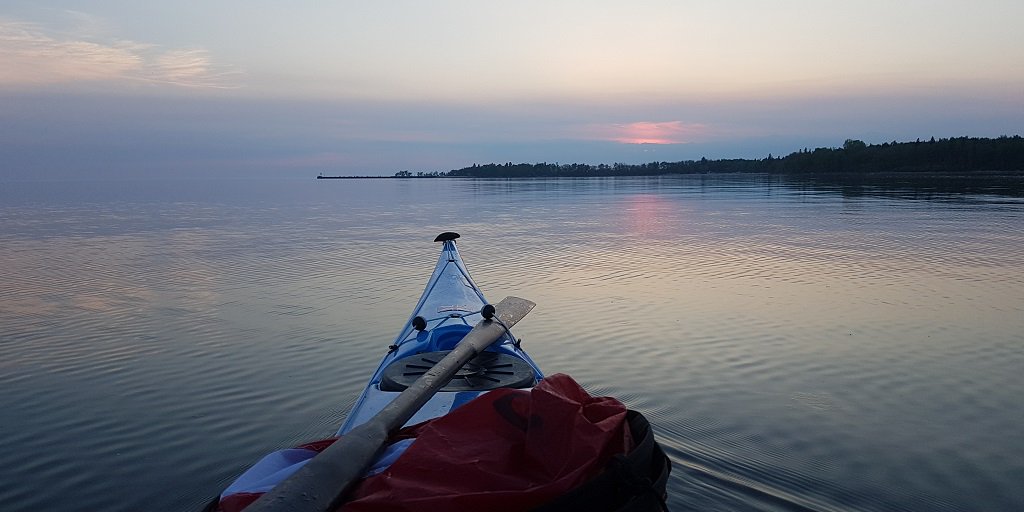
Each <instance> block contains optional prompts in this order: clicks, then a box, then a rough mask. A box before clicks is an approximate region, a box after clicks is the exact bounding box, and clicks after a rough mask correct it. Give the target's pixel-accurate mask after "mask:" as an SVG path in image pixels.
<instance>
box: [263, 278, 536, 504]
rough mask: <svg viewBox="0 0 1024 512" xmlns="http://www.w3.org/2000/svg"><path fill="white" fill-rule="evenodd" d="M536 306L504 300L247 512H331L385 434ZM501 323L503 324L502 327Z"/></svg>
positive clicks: (380, 446)
mask: <svg viewBox="0 0 1024 512" xmlns="http://www.w3.org/2000/svg"><path fill="white" fill-rule="evenodd" d="M535 305H536V304H534V303H533V302H530V301H528V300H526V299H520V298H518V297H505V299H504V300H502V301H501V302H499V303H498V304H496V305H495V315H494V316H495V317H496V318H498V319H500V320H501V323H499V322H496V321H493V320H481V321H480V323H478V324H476V325H475V326H474V327H473V329H472V330H471V331H469V333H467V334H466V336H465V337H464V338H463V339H462V341H460V342H459V344H458V345H456V346H455V349H453V350H452V351H451V352H450V353H449V354H448V355H447V356H445V357H444V359H441V361H439V362H438V363H437V364H436V365H434V367H433V368H431V369H430V370H429V371H427V373H425V374H424V375H423V376H421V377H420V378H419V379H417V380H416V382H414V383H413V384H412V385H411V386H409V387H408V388H406V389H405V390H404V391H402V392H401V393H400V394H399V395H398V396H397V397H395V399H394V400H393V401H392V402H391V403H390V404H388V405H387V406H385V407H384V408H383V409H381V411H380V412H378V413H377V414H376V415H375V416H374V417H373V418H370V420H369V421H367V422H366V423H363V424H362V425H359V426H358V427H356V428H354V429H352V430H351V431H349V432H348V433H346V434H345V435H344V436H342V437H341V438H340V439H338V440H337V441H335V442H334V444H332V445H331V446H329V447H327V449H325V450H324V451H323V452H321V453H319V454H318V455H317V456H316V457H313V458H312V459H310V460H309V462H307V463H306V465H305V466H303V467H302V468H301V469H299V470H298V471H296V472H295V474H293V475H292V476H290V477H289V478H288V479H286V480H285V481H283V482H281V483H280V484H278V485H277V486H275V487H274V488H273V489H271V490H270V491H269V492H267V493H266V494H264V495H263V496H262V497H260V499H258V500H256V501H255V502H254V503H252V504H251V505H249V506H248V507H247V508H246V512H330V511H333V510H334V509H336V508H338V506H339V505H341V504H342V503H344V500H345V496H346V495H347V494H348V493H349V491H350V490H351V489H352V487H354V486H355V484H356V483H357V482H359V480H360V479H361V478H362V477H363V474H365V473H366V470H367V469H368V468H369V467H370V465H372V464H373V461H374V459H376V457H377V454H378V453H380V451H381V450H382V449H383V448H384V445H385V443H386V442H387V439H388V436H390V435H391V434H392V433H394V432H395V431H397V430H398V429H400V428H402V426H403V425H405V423H406V422H407V421H409V419H410V418H412V416H413V415H414V414H416V411H418V410H419V409H420V408H421V407H423V404H425V403H427V401H428V400H430V398H431V397H433V396H434V394H436V393H437V391H438V390H439V389H441V388H442V387H444V386H445V385H446V384H448V382H449V381H451V380H452V377H454V376H455V374H456V373H457V372H458V371H459V370H460V369H461V368H462V366H463V365H465V364H466V363H467V362H468V361H469V360H470V359H473V358H474V357H476V356H477V355H478V354H480V352H483V350H484V349H486V348H487V347H488V346H490V345H491V344H492V343H494V342H495V341H497V340H498V339H500V338H501V336H502V335H503V334H505V332H506V327H511V326H513V325H515V324H516V323H517V322H519V320H521V319H522V318H523V317H524V316H526V314H527V313H529V312H530V310H532V309H533V307H534V306H535ZM502 324H504V326H503V325H502Z"/></svg>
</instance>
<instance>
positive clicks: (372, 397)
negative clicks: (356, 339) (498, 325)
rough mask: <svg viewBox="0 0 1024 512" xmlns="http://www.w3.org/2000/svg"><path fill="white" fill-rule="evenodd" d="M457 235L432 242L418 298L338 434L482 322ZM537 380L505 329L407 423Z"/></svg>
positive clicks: (535, 370)
mask: <svg viewBox="0 0 1024 512" xmlns="http://www.w3.org/2000/svg"><path fill="white" fill-rule="evenodd" d="M458 237H459V235H458V234H457V233H451V232H446V233H442V234H440V235H438V236H437V238H436V239H435V240H434V241H435V242H440V243H441V244H442V247H441V255H440V257H438V259H437V265H436V266H435V267H434V272H433V273H432V274H431V275H430V280H429V281H427V286H426V288H425V289H424V290H423V295H422V296H420V300H419V302H417V303H416V307H415V308H413V311H412V314H411V315H410V316H409V321H408V322H407V323H406V325H405V327H404V328H403V329H402V330H401V332H400V333H399V334H398V337H397V338H395V341H394V342H393V343H392V344H391V346H390V347H389V350H390V351H389V352H388V354H387V355H386V356H385V357H384V360H383V361H381V363H380V366H379V367H378V368H377V371H375V372H374V373H373V376H372V377H370V382H369V384H367V386H366V389H365V390H363V393H362V395H360V396H359V399H358V400H357V401H356V404H355V406H353V408H352V411H351V412H350V413H349V415H348V418H347V419H346V420H345V422H344V424H342V426H341V428H340V429H339V430H338V435H342V434H345V433H346V432H348V431H350V430H352V429H353V428H355V427H356V426H358V425H360V424H362V423H364V422H366V421H367V420H368V419H370V418H372V417H373V416H374V415H375V414H377V413H378V412H379V411H380V410H381V409H383V408H384V407H385V406H386V405H388V404H389V403H391V401H392V400H394V399H395V397H397V396H398V394H399V393H401V392H402V391H403V390H404V389H405V388H406V387H408V386H409V385H411V384H412V382H414V381H415V380H416V378H417V377H419V376H420V375H422V374H423V373H424V372H425V371H426V370H427V369H429V368H430V367H432V366H433V365H434V364H436V363H437V362H438V361H440V359H441V358H443V357H444V355H445V354H446V353H447V351H450V350H451V349H452V348H454V347H455V345H457V344H458V343H459V341H461V340H462V338H463V337H464V336H465V335H466V334H467V333H468V332H469V331H470V330H471V329H472V328H473V326H474V325H476V324H477V323H479V322H480V320H482V319H483V317H482V316H481V311H482V309H483V307H484V306H485V305H486V304H487V303H488V302H487V299H486V298H484V294H483V293H482V292H481V291H480V288H478V287H477V285H476V283H474V282H473V278H471V277H470V276H469V271H468V270H466V265H465V263H463V261H462V256H461V255H460V254H459V250H458V249H457V248H456V246H455V239H456V238H458ZM542 378H543V374H542V373H541V371H540V368H538V367H537V365H536V363H534V362H533V360H531V359H530V356H529V355H527V354H526V352H524V351H523V350H522V348H521V347H520V346H519V342H518V340H517V339H516V338H515V337H514V336H513V335H512V333H511V332H509V331H506V332H505V335H504V336H503V337H502V338H501V339H499V340H498V341H497V342H495V343H494V344H492V345H491V346H490V347H489V348H488V349H487V350H486V351H485V352H484V353H482V354H480V355H479V356H477V357H476V358H475V359H473V360H472V361H470V362H469V363H468V364H466V365H465V366H464V367H463V368H462V369H461V370H460V371H459V372H458V373H457V374H456V375H455V378H453V379H452V381H451V382H450V383H449V384H448V385H447V386H445V387H443V388H441V391H439V392H438V393H437V394H436V395H434V396H433V398H431V399H430V400H429V401H428V402H427V403H426V404H425V405H424V406H423V407H422V408H421V409H420V410H419V412H417V413H416V414H415V415H414V416H413V417H412V419H410V420H409V422H408V423H407V424H408V425H412V424H416V423H420V422H422V421H426V420H429V419H432V418H436V417H439V416H444V415H445V414H447V413H449V412H451V411H452V410H453V409H455V408H457V407H459V406H460V405H462V404H465V403H466V402H469V401H470V400H472V399H474V398H476V397H477V396H479V395H480V394H482V393H485V392H487V391H490V390H492V389H497V388H530V387H533V386H534V385H536V384H537V382H539V381H540V379H542Z"/></svg>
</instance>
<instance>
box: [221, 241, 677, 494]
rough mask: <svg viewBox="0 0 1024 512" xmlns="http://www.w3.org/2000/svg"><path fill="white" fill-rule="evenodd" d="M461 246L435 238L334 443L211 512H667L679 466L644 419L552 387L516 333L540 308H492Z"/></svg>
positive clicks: (578, 391)
mask: <svg viewBox="0 0 1024 512" xmlns="http://www.w3.org/2000/svg"><path fill="white" fill-rule="evenodd" d="M458 238H459V235H458V234H457V233H453V232H445V233H441V234H440V235H438V236H437V238H435V240H434V241H435V242H439V243H441V253H440V256H439V257H438V260H437V263H436V265H435V266H434V270H433V272H432V273H431V275H430V279H429V280H428V281H427V285H426V287H425V289H424V291H423V294H422V295H421V296H420V298H419V301H418V302H417V303H416V306H415V307H414V308H413V310H412V313H411V314H410V316H409V318H408V320H407V322H406V323H405V325H404V326H403V327H402V328H401V329H400V331H399V334H398V336H397V337H396V338H395V339H394V341H393V342H392V343H391V344H390V345H389V346H388V351H387V354H386V355H385V356H384V357H383V359H382V361H381V363H380V365H379V366H378V367H377V369H376V370H375V371H374V372H373V374H372V376H371V377H370V379H369V382H368V383H367V385H366V387H365V388H364V389H363V391H362V393H361V394H360V396H359V398H358V399H357V400H356V403H355V405H354V406H353V407H352V409H351V411H350V412H349V414H348V416H347V418H346V419H345V421H344V422H343V423H342V424H341V427H340V428H339V429H338V431H337V433H336V435H335V436H334V437H332V438H329V439H325V440H320V441H315V442H312V443H307V444H305V445H302V446H298V447H294V448H290V449H285V450H279V451H277V452H274V453H271V454H269V455H267V456H266V457H264V458H263V459H261V460H260V461H258V462H257V463H256V464H255V465H253V466H252V467H251V468H250V469H249V470H247V471H246V472H245V473H243V474H242V475H241V476H239V477H238V478H237V479H236V480H235V481H234V482H233V483H232V484H231V485H229V486H228V488H227V489H225V490H224V492H222V493H221V494H220V496H218V497H217V498H216V499H214V500H213V501H212V502H211V503H210V504H209V505H208V506H207V507H206V509H204V510H206V511H210V512H214V511H216V512H238V511H241V510H243V509H244V510H247V511H249V510H258V511H273V510H290V511H291V510H305V511H322V512H326V511H334V510H342V511H349V510H359V511H369V510H410V511H411V510H431V509H440V510H476V509H487V510H491V511H498V512H500V511H502V510H506V511H518V510H534V511H538V512H551V511H556V510H570V511H571V510H588V511H594V510H616V511H620V510H621V511H632V510H666V507H665V498H666V495H665V488H666V485H667V478H668V475H669V472H670V470H671V463H670V462H669V460H668V458H667V457H666V456H665V454H664V452H663V450H662V449H661V447H660V446H659V445H658V444H657V443H656V442H655V440H654V435H653V431H652V429H651V428H650V425H649V424H648V423H647V420H646V419H645V418H643V416H642V415H641V414H639V413H638V412H636V411H630V410H628V409H626V407H625V406H624V405H623V404H622V403H621V402H619V401H618V400H615V399H614V398H611V397H593V396H590V395H589V394H588V393H587V392H586V391H585V390H584V389H583V388H582V387H581V386H580V385H579V384H577V383H576V382H575V381H574V380H572V378H571V377H569V376H567V375H564V374H554V375H550V376H545V375H544V374H543V373H542V372H541V370H540V368H539V367H538V366H537V364H536V363H535V362H534V361H533V360H532V359H531V358H530V356H529V355H528V354H527V353H526V352H525V351H524V350H523V348H522V344H521V340H519V339H518V338H516V337H515V336H514V335H513V334H512V332H511V327H512V326H514V325H515V323H516V322H518V321H519V320H520V319H522V317H523V316H525V315H526V314H527V313H528V312H529V311H530V310H531V309H532V308H533V306H534V304H533V303H532V302H530V301H527V300H524V299H519V298H516V297H508V298H506V299H504V300H502V301H501V302H499V303H498V304H496V305H491V304H490V303H488V301H487V299H486V298H485V297H484V295H483V293H482V292H481V291H480V288H479V287H478V286H477V285H476V283H475V282H474V281H473V279H472V278H471V277H470V275H469V271H468V270H467V269H466V265H465V263H464V262H463V260H462V257H461V255H460V254H459V251H458V249H457V247H456V239H458ZM250 505H251V507H250Z"/></svg>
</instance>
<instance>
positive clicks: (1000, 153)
mask: <svg viewBox="0 0 1024 512" xmlns="http://www.w3.org/2000/svg"><path fill="white" fill-rule="evenodd" d="M717 173H766V174H801V175H822V174H895V173H913V174H918V175H927V174H944V175H948V174H952V173H960V174H985V175H990V174H1002V175H1013V176H1024V138H1022V137H1021V136H1020V135H1014V136H1012V137H1011V136H1002V137H997V138H977V137H954V138H948V139H935V138H934V137H933V138H931V139H929V140H926V141H922V140H920V139H918V140H916V141H914V142H896V141H893V142H886V143H883V144H865V143H864V142H863V141H860V140H854V139H847V140H846V142H845V143H843V147H841V148H816V149H813V150H809V149H806V148H805V149H803V150H800V151H797V152H794V153H790V154H789V155H786V156H783V157H777V156H773V155H771V154H769V155H768V156H766V157H765V158H761V159H743V158H735V159H722V160H708V159H707V158H701V159H700V160H683V161H679V162H650V163H644V164H623V163H615V164H611V165H609V164H599V165H591V164H578V163H573V164H558V163H547V162H541V163H533V164H529V163H512V162H507V163H503V164H495V163H489V164H482V165H481V164H473V165H472V166H470V167H463V168H461V169H452V170H450V171H447V172H445V171H433V172H424V171H419V172H413V171H398V172H396V173H395V174H394V175H393V176H324V175H322V174H321V175H320V176H317V178H318V179H366V178H463V177H464V178H556V177H571V178H584V177H600V176H660V175H666V174H717Z"/></svg>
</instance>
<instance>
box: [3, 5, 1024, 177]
mask: <svg viewBox="0 0 1024 512" xmlns="http://www.w3.org/2000/svg"><path fill="white" fill-rule="evenodd" d="M1021 20H1024V2H1020V1H1017V0H999V1H997V0H971V1H948V0H947V1H943V0H933V1H929V2H923V1H919V0H902V1H899V2H893V1H891V0H861V1H859V2H850V1H843V2H838V1H830V0H774V1H771V0H758V1H753V0H719V1H715V2H709V1H702V2H694V1H688V0H676V1H669V0H665V1H653V0H651V1H643V0H636V1H631V2H623V1H618V2H611V1H604V0H591V1H581V0H563V1H556V0H546V1H532V0H525V1H516V2H508V1H483V0H478V1H469V0H466V1H457V0H433V1H430V2H423V1H404V0H396V1H385V2H364V1H360V2H351V1H328V0H321V1H318V2H311V1H295V2H279V1H274V2H271V1H266V0H246V1H241V0H218V1H213V2H211V1H209V0H204V1H191V0H182V1H178V2H138V1H115V0H93V1H88V2H82V1H70V0H68V1H65V0H52V1H48V2H39V1H38V0H4V2H3V3H2V4H0V180H3V179H17V180H20V179H41V178H47V179H49V178H60V179H64V178H91V177H102V178H123V177H152V176H161V177H162V176H187V177H207V176H209V177H245V176H267V177H274V176H297V177H305V176H313V175H315V174H318V173H321V172H322V173H324V174H329V175H391V174H394V173H395V172H396V171H399V170H411V171H427V172H431V171H447V170H449V169H455V168H461V167H465V166H469V165H472V164H474V163H481V164H482V163H490V162H497V163H501V162H531V163H532V162H559V163H572V162H580V163H591V164H597V163H609V164H610V163H616V162H623V163H643V162H651V161H679V160H690V159H700V158H702V157H706V158H709V159H718V158H763V157H765V156H767V155H768V154H774V155H776V156H778V155H786V154H789V153H791V152H794V151H799V150H801V149H803V148H815V147H839V146H842V144H843V141H844V140H846V139H849V138H852V139H860V140H864V141H865V142H868V143H882V142H891V141H893V140H897V141H908V140H916V139H918V138H922V139H925V138H929V137H933V136H934V137H937V138H941V137H956V136H976V137H995V136H1000V135H1018V134H1024V30H1021V29H1020V22H1021Z"/></svg>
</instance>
